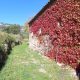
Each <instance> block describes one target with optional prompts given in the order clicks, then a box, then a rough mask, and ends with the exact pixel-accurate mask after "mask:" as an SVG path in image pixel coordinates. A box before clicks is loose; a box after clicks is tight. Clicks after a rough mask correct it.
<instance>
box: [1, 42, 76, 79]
mask: <svg viewBox="0 0 80 80" xmlns="http://www.w3.org/2000/svg"><path fill="white" fill-rule="evenodd" d="M0 80H75V79H74V78H73V77H72V76H71V75H70V72H69V71H68V70H64V69H61V68H60V67H59V66H57V65H56V63H55V62H53V61H51V60H49V59H48V58H46V57H45V56H42V55H40V53H38V52H35V51H33V50H31V49H29V47H28V45H27V44H26V43H24V44H22V45H19V46H16V47H14V48H13V50H12V53H11V54H10V55H9V58H8V60H7V62H6V65H5V67H4V68H3V70H2V71H1V72H0Z"/></svg>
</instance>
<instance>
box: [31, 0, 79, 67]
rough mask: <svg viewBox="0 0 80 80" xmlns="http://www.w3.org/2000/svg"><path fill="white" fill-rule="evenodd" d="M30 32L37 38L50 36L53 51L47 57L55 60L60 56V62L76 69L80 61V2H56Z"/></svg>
mask: <svg viewBox="0 0 80 80" xmlns="http://www.w3.org/2000/svg"><path fill="white" fill-rule="evenodd" d="M39 30H41V34H39ZM30 32H33V33H34V34H35V35H36V36H37V37H38V36H39V35H46V34H47V35H49V36H50V40H51V42H52V45H53V49H52V50H51V51H49V53H47V56H49V57H53V58H54V59H55V57H56V56H58V55H59V56H60V57H61V58H59V61H60V62H63V63H65V64H69V65H70V66H72V67H73V68H75V67H76V65H77V64H78V60H80V1H79V0H56V2H55V3H53V4H51V6H49V7H48V8H47V9H46V10H45V11H44V12H43V13H42V14H41V15H40V16H39V17H38V18H37V19H36V20H35V21H33V23H32V25H31V26H30ZM54 50H55V51H54ZM52 54H53V55H55V56H53V55H52ZM59 56H58V57H59ZM64 56H65V59H66V60H65V59H64ZM67 58H68V60H67ZM62 59H63V60H62Z"/></svg>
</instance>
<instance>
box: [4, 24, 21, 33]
mask: <svg viewBox="0 0 80 80" xmlns="http://www.w3.org/2000/svg"><path fill="white" fill-rule="evenodd" d="M3 31H5V32H7V33H13V34H19V33H20V25H16V24H14V25H9V26H7V27H5V28H4V29H3Z"/></svg>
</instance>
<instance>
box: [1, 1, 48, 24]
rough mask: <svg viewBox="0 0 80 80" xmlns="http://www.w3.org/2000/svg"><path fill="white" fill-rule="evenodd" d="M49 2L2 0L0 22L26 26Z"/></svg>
mask: <svg viewBox="0 0 80 80" xmlns="http://www.w3.org/2000/svg"><path fill="white" fill-rule="evenodd" d="M48 1H49V0H0V22H4V23H10V24H20V25H24V24H25V22H26V21H28V20H29V19H31V18H32V17H34V16H35V15H36V14H37V13H38V12H39V11H40V10H41V9H42V7H43V6H45V4H46V3H47V2H48Z"/></svg>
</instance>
